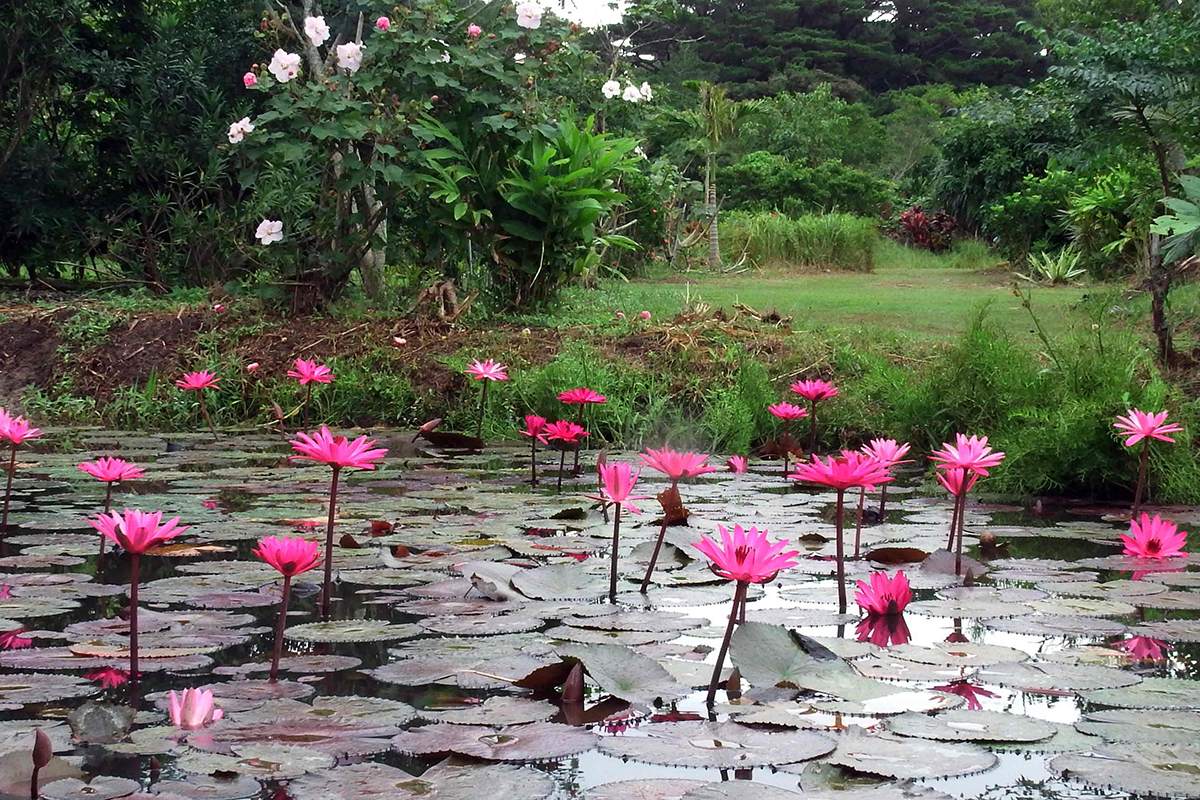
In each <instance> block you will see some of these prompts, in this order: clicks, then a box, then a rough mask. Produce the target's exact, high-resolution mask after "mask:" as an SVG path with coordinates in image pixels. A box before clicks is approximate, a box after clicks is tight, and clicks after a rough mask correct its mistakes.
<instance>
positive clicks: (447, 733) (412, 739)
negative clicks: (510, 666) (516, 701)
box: [392, 722, 596, 761]
mask: <svg viewBox="0 0 1200 800" xmlns="http://www.w3.org/2000/svg"><path fill="white" fill-rule="evenodd" d="M595 745H596V736H595V734H593V733H589V732H588V731H586V730H583V729H581V728H575V727H572V726H571V725H560V724H557V723H553V722H534V723H532V724H529V725H516V726H509V727H507V728H502V729H500V730H496V729H495V728H490V727H484V726H482V725H450V724H447V723H444V722H439V723H436V724H433V725H427V726H425V727H423V728H414V729H413V730H411V731H406V732H405V733H401V734H400V735H398V736H396V737H395V738H394V739H392V748H393V749H395V750H398V751H400V752H401V753H412V754H415V755H435V754H437V753H458V754H460V755H465V756H473V757H475V758H483V759H487V760H488V761H548V760H553V759H557V758H565V757H566V756H573V755H575V754H577V753H582V752H584V751H586V750H591V749H592V748H593V747H594V746H595Z"/></svg>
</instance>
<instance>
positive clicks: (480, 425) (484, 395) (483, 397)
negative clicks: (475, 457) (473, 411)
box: [475, 380, 491, 442]
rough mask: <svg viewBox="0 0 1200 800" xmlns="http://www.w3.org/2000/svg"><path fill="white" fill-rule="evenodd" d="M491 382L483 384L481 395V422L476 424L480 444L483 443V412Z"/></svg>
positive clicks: (486, 381)
mask: <svg viewBox="0 0 1200 800" xmlns="http://www.w3.org/2000/svg"><path fill="white" fill-rule="evenodd" d="M489 383H491V381H489V380H485V381H484V382H483V391H481V392H480V393H479V420H478V421H477V422H476V423H475V438H476V439H478V440H479V441H480V442H482V441H483V410H484V407H485V405H486V403H487V390H488V384H489Z"/></svg>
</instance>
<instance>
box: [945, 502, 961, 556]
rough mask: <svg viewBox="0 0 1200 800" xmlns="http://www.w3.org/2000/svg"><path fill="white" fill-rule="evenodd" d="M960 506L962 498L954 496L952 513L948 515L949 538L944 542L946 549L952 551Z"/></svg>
mask: <svg viewBox="0 0 1200 800" xmlns="http://www.w3.org/2000/svg"><path fill="white" fill-rule="evenodd" d="M961 504H962V498H961V497H959V496H958V495H954V511H952V512H951V514H950V538H949V539H947V540H946V549H947V550H953V549H954V533H955V531H957V530H958V516H959V509H960V507H961Z"/></svg>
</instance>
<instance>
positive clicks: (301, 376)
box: [287, 358, 334, 428]
mask: <svg viewBox="0 0 1200 800" xmlns="http://www.w3.org/2000/svg"><path fill="white" fill-rule="evenodd" d="M287 376H288V377H289V378H295V379H296V380H298V381H300V385H301V386H303V387H304V388H305V392H304V427H306V428H307V427H308V406H309V404H310V403H311V402H312V388H313V387H312V385H313V384H314V383H333V379H334V374H333V370H331V369H330V368H329V367H328V366H326V365H325V364H318V363H317V362H316V361H315V360H313V361H305V360H304V359H303V358H297V359H296V361H295V363H294V364H293V365H292V368H291V369H289V370H288V373H287Z"/></svg>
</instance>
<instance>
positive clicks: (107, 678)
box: [83, 667, 129, 689]
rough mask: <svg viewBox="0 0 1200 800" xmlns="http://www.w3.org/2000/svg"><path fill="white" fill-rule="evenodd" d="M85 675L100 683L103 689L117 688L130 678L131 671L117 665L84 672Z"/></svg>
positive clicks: (90, 679)
mask: <svg viewBox="0 0 1200 800" xmlns="http://www.w3.org/2000/svg"><path fill="white" fill-rule="evenodd" d="M83 677H84V678H86V679H88V680H89V681H95V682H96V683H98V684H100V688H101V689H115V688H117V687H118V686H120V685H121V684H123V683H126V682H127V681H128V680H129V673H128V672H126V671H125V670H123V669H117V668H116V667H101V668H100V669H94V670H92V671H91V672H85V673H83Z"/></svg>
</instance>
